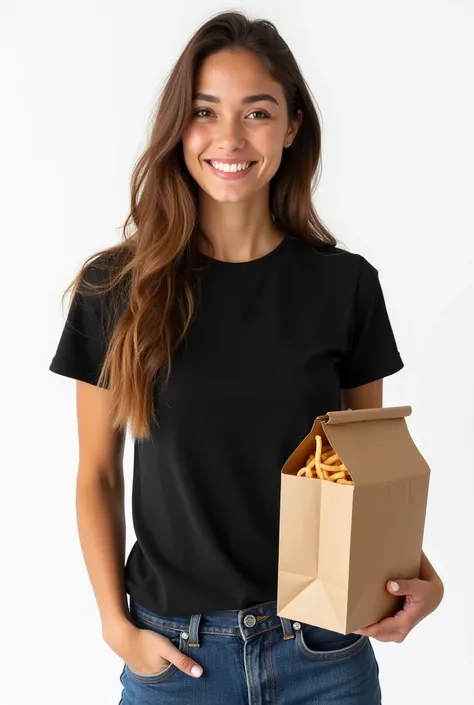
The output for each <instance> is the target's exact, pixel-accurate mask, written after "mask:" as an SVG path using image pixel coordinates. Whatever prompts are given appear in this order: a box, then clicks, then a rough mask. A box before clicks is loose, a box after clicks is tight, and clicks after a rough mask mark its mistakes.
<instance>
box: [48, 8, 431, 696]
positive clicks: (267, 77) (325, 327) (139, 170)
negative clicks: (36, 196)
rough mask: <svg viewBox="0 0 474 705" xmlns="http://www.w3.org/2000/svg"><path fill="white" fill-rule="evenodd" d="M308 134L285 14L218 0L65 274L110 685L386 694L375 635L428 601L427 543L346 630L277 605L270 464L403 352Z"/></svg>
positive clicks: (188, 692) (360, 399) (80, 489)
mask: <svg viewBox="0 0 474 705" xmlns="http://www.w3.org/2000/svg"><path fill="white" fill-rule="evenodd" d="M320 150H321V128H320V123H319V121H318V117H317V113H316V110H315V107H314V104H313V102H312V100H311V98H310V93H309V91H308V88H307V87H306V84H305V82H304V79H303V77H302V75H301V73H300V71H299V69H298V66H297V64H296V62H295V59H294V57H293V56H292V54H291V52H290V51H289V49H288V47H287V45H286V44H285V42H284V41H283V39H282V38H281V37H280V36H279V34H278V33H277V31H276V29H275V27H274V26H273V25H272V24H271V23H269V22H266V21H249V20H248V19H247V18H246V17H245V16H244V15H243V14H240V13H234V12H228V13H223V14H221V15H218V16H216V17H214V18H212V19H211V20H210V21H208V22H207V23H206V24H204V25H203V26H202V27H201V28H200V29H199V30H198V31H197V33H196V34H195V36H194V37H193V38H192V39H191V41H190V42H189V43H188V45H187V46H186V48H185V49H184V52H183V53H182V55H181V57H180V58H179V60H178V61H177V63H176V65H175V66H174V68H173V70H172V72H171V75H170V77H169V80H168V82H167V84H166V86H165V88H164V91H163V94H162V98H161V103H160V106H159V109H158V112H157V115H156V120H155V123H154V127H153V131H152V134H151V139H150V143H149V146H148V147H147V149H146V151H145V153H144V154H143V156H142V157H141V159H140V160H139V162H138V163H137V165H136V168H135V171H134V174H133V181H132V204H131V212H130V214H129V216H128V218H127V221H126V223H125V227H124V239H123V241H122V242H121V243H120V244H118V245H117V246H115V247H112V248H109V249H108V250H104V251H101V252H99V253H97V254H96V255H95V256H93V257H90V258H89V259H88V260H87V261H86V263H85V264H84V266H83V267H82V268H81V271H80V272H79V273H78V275H77V277H76V278H75V280H74V282H73V283H72V285H71V286H72V292H73V294H74V296H73V299H72V304H71V307H70V310H69V314H68V320H67V322H66V325H65V327H64V330H63V333H62V336H61V339H60V342H59V345H58V349H57V351H56V354H55V356H54V359H53V361H52V363H51V366H50V369H51V370H52V371H53V372H56V373H59V374H62V375H66V376H69V377H72V378H75V379H76V380H77V418H78V428H79V446H80V462H79V470H78V482H77V513H78V526H79V534H80V540H81V545H82V550H83V553H84V559H85V562H86V565H87V569H88V572H89V576H90V580H91V583H92V587H93V590H94V593H95V597H96V600H97V604H98V607H99V611H100V617H101V622H102V633H103V638H104V639H105V641H106V643H107V644H108V645H109V646H110V648H112V649H113V651H114V652H115V653H116V654H118V655H119V656H120V658H121V659H122V660H123V662H124V667H123V671H122V674H121V683H122V686H123V691H122V699H121V703H122V705H148V704H150V705H151V703H159V702H160V703H161V702H163V703H173V704H174V703H176V704H177V703H179V704H180V705H183V704H185V703H193V704H194V705H198V704H200V703H203V704H204V703H205V704H206V705H214V704H218V705H222V703H223V702H226V703H228V705H238V704H239V705H240V703H250V704H252V705H257V703H258V704H259V705H260V703H267V702H268V703H270V702H271V703H276V702H278V703H279V705H290V704H291V705H302V704H303V703H313V702H318V703H324V702H331V703H332V705H349V704H350V705H377V704H379V703H380V687H379V680H378V666H377V663H376V660H375V657H374V653H373V649H372V646H371V642H370V640H369V638H368V637H369V636H372V637H375V638H377V639H380V640H382V641H402V639H403V638H404V637H405V636H406V634H407V633H408V632H409V631H410V629H411V628H412V627H413V626H414V625H415V624H416V623H417V622H419V621H420V620H421V619H422V618H423V617H425V616H426V615H427V614H428V613H430V612H432V611H433V610H434V609H435V608H436V607H437V605H438V604H439V602H440V601H441V598H442V592H443V586H442V582H441V580H440V578H439V576H438V575H437V574H436V572H435V570H434V569H433V567H432V566H431V564H430V563H429V561H428V559H427V558H426V557H425V556H424V557H423V561H422V565H421V574H420V578H416V577H415V576H414V579H413V580H404V581H397V580H396V579H397V576H393V577H394V581H396V582H397V583H398V586H397V585H395V583H391V584H388V585H387V589H388V590H389V591H392V592H393V591H397V594H399V595H403V596H405V600H404V607H403V609H402V610H401V611H400V612H399V613H398V614H396V615H395V616H394V617H392V618H390V619H386V620H384V621H382V622H380V623H379V624H375V625H372V626H369V627H368V628H367V629H365V630H362V631H361V632H359V633H357V634H355V633H354V634H349V635H347V636H343V635H341V634H336V633H333V632H329V631H327V630H324V629H320V628H317V627H314V626H311V625H309V624H300V623H297V622H291V621H290V620H287V619H282V618H279V617H278V616H277V614H276V591H277V560H278V521H279V490H280V470H281V467H282V465H283V464H284V462H285V460H286V458H287V457H288V456H289V455H290V453H291V452H292V451H293V449H294V448H295V447H296V446H297V445H298V444H299V442H300V441H301V439H302V438H303V437H304V436H305V435H306V434H307V432H308V430H309V428H310V427H311V425H312V422H313V420H314V418H315V417H316V416H317V415H319V414H321V413H326V412H327V411H328V410H337V409H340V408H346V407H350V408H352V409H358V408H364V407H376V406H381V405H382V383H383V378H384V377H386V376H388V375H391V374H394V373H395V372H397V371H398V370H400V369H401V368H402V367H403V362H402V360H401V358H400V355H399V353H398V350H397V346H396V342H395V339H394V335H393V331H392V328H391V324H390V321H389V318H388V314H387V311H386V307H385V303H384V297H383V293H382V289H381V286H380V282H379V279H378V272H377V270H376V269H375V267H374V266H373V265H371V264H370V263H369V262H368V261H367V260H366V259H365V258H364V257H362V256H361V255H358V254H353V253H350V252H348V251H346V250H344V249H342V248H340V247H337V246H336V243H337V241H336V240H335V238H334V237H333V236H332V235H331V234H330V233H329V231H328V230H327V229H326V227H325V226H324V225H323V224H322V222H321V220H320V219H319V217H318V215H317V213H316V211H315V209H314V207H313V205H312V202H311V191H312V187H313V186H312V184H313V178H314V177H315V175H316V173H317V171H318V168H319V166H320ZM132 223H133V229H132V232H127V226H129V225H131V224H132ZM69 288H71V287H69ZM127 427H129V428H130V431H131V434H132V437H133V439H134V477H133V495H132V507H133V518H134V528H135V533H136V539H137V540H136V542H135V544H134V546H133V548H132V550H131V552H130V554H129V556H128V559H127V561H126V565H125V568H124V562H125V561H124V551H125V520H124V479H123V467H122V455H123V447H124V439H125V432H126V429H127ZM127 594H128V595H130V601H129V602H130V604H128V600H127ZM201 674H202V675H201Z"/></svg>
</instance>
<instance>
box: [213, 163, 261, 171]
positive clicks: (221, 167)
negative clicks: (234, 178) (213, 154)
mask: <svg viewBox="0 0 474 705" xmlns="http://www.w3.org/2000/svg"><path fill="white" fill-rule="evenodd" d="M210 163H211V164H212V166H213V167H214V169H217V170H218V171H242V170H244V169H248V168H249V167H250V166H251V164H252V162H242V164H224V163H223V162H212V161H211V162H210Z"/></svg>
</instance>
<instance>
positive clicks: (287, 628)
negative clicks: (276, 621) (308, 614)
mask: <svg viewBox="0 0 474 705" xmlns="http://www.w3.org/2000/svg"><path fill="white" fill-rule="evenodd" d="M280 620H281V626H282V627H283V639H294V638H295V633H294V631H293V626H292V624H291V622H290V620H289V619H286V617H280Z"/></svg>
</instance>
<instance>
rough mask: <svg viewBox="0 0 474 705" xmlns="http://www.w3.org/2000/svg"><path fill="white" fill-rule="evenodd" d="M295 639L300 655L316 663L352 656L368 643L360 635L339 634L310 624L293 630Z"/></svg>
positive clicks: (366, 639) (364, 637)
mask: <svg viewBox="0 0 474 705" xmlns="http://www.w3.org/2000/svg"><path fill="white" fill-rule="evenodd" d="M295 637H296V643H297V645H298V648H299V650H300V651H301V653H302V654H303V655H304V656H305V657H306V658H309V659H314V660H317V661H325V660H331V659H343V658H347V657H349V656H353V655H354V654H356V653H358V652H359V651H360V650H361V649H363V648H364V646H365V645H366V644H367V642H368V637H366V636H362V635H360V634H346V635H344V634H339V633H338V632H332V631H329V630H328V629H322V628H321V627H314V626H312V625H311V624H301V628H300V629H297V630H295Z"/></svg>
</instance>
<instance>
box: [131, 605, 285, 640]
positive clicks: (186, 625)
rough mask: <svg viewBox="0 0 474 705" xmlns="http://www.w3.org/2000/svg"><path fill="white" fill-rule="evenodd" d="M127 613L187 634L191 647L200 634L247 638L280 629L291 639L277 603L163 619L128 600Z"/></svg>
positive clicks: (165, 617)
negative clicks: (128, 607) (279, 613)
mask: <svg viewBox="0 0 474 705" xmlns="http://www.w3.org/2000/svg"><path fill="white" fill-rule="evenodd" d="M130 611H131V612H132V613H135V614H137V615H138V617H140V618H142V619H143V620H145V621H146V622H149V623H150V624H156V626H157V627H162V628H165V629H174V630H176V631H185V632H188V633H189V639H190V644H189V645H190V646H191V645H193V643H195V644H196V645H198V644H199V633H203V634H228V635H231V636H241V637H242V638H243V639H245V640H246V639H249V638H251V637H253V636H255V635H256V634H258V633H260V632H266V631H268V630H269V629H273V628H275V627H282V629H283V638H284V639H293V638H294V636H295V634H294V631H293V624H292V622H291V621H290V620H289V619H286V618H285V617H278V616H277V603H276V600H273V601H271V602H262V603H260V604H258V605H254V606H253V607H247V608H246V609H243V610H218V611H216V612H206V613H204V614H194V615H191V616H186V617H184V616H172V617H168V616H163V615H159V614H156V613H155V612H151V611H150V610H148V609H146V608H145V607H143V606H142V605H140V604H139V603H138V602H136V600H134V599H133V598H132V597H130Z"/></svg>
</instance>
